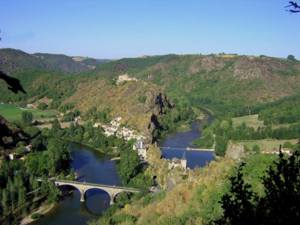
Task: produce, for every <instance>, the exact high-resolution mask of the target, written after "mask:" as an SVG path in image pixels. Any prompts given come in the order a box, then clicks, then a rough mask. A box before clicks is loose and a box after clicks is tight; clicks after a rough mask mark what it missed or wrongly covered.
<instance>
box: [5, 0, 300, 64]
mask: <svg viewBox="0 0 300 225" xmlns="http://www.w3.org/2000/svg"><path fill="white" fill-rule="evenodd" d="M287 4H288V0H227V1H225V0H0V29H1V33H0V36H1V37H2V41H1V42H0V48H7V47H10V48H16V49H21V50H23V51H26V52H29V53H35V52H47V53H61V54H67V55H72V56H89V57H95V58H106V59H116V58H123V57H139V56H143V55H161V54H170V53H175V54H200V53H201V54H210V53H222V52H225V53H237V54H245V55H269V56H275V57H286V56H287V55H289V54H292V55H295V56H296V57H297V58H299V59H300V47H299V45H298V44H299V40H300V29H299V24H300V14H290V13H288V12H287V11H286V9H285V8H284V6H286V5H287Z"/></svg>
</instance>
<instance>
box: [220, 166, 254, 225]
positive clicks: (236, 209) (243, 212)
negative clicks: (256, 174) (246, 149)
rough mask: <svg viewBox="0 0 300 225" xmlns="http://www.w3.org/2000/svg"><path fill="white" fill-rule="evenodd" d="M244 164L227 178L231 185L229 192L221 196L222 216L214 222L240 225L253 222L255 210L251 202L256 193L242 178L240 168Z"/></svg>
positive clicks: (221, 224)
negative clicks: (233, 174)
mask: <svg viewBox="0 0 300 225" xmlns="http://www.w3.org/2000/svg"><path fill="white" fill-rule="evenodd" d="M244 165H245V164H243V163H242V164H241V165H240V166H239V168H238V170H237V174H236V175H235V176H232V177H230V178H229V180H230V183H231V187H230V191H229V193H227V194H225V195H224V196H223V197H222V201H221V204H222V208H223V209H224V213H223V217H222V218H221V219H219V220H217V221H215V222H216V224H220V225H225V224H230V225H241V224H249V225H252V224H255V211H254V205H253V203H252V201H253V199H255V198H256V195H255V194H254V193H253V191H252V190H251V186H250V185H249V184H246V183H245V182H244V179H243V174H242V169H243V167H244Z"/></svg>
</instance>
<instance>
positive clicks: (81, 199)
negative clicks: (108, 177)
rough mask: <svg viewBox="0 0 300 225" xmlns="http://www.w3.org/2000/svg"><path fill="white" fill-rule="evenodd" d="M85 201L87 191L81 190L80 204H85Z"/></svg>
mask: <svg viewBox="0 0 300 225" xmlns="http://www.w3.org/2000/svg"><path fill="white" fill-rule="evenodd" d="M84 201H85V191H84V190H80V202H84Z"/></svg>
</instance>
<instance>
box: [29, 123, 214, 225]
mask: <svg viewBox="0 0 300 225" xmlns="http://www.w3.org/2000/svg"><path fill="white" fill-rule="evenodd" d="M199 136H201V125H200V124H199V123H198V122H194V123H193V124H192V126H191V129H190V130H188V131H185V132H176V133H174V134H171V135H169V136H168V137H167V138H166V139H165V140H164V141H162V142H161V143H160V145H161V146H168V147H170V146H171V147H172V146H175V147H180V148H182V147H183V148H186V147H189V146H191V144H192V142H193V141H194V140H195V139H196V138H198V137H199ZM70 149H71V154H72V158H73V162H72V167H73V169H74V170H75V171H76V173H77V174H78V177H79V180H80V181H86V182H93V183H101V184H109V185H120V184H121V180H120V178H119V176H118V174H117V171H116V163H115V161H111V160H110V159H109V158H107V157H105V156H103V155H101V154H100V153H98V152H97V151H94V150H92V149H89V148H88V147H86V146H82V145H78V144H71V145H70ZM183 152H184V151H183V150H180V149H176V148H171V149H167V150H166V149H165V150H162V155H163V157H165V158H173V157H176V158H181V157H182V155H183ZM185 155H186V159H187V166H188V167H189V168H195V167H202V166H205V165H206V163H208V162H209V161H211V160H213V158H214V153H213V152H198V151H186V153H185ZM79 200H80V194H79V192H78V191H74V192H73V194H71V195H68V196H66V197H64V199H62V200H61V201H60V204H58V206H57V207H56V208H55V209H53V210H52V211H51V212H50V213H48V214H47V215H46V216H45V217H43V218H42V219H40V220H39V221H36V222H34V223H33V224H38V225H82V224H86V223H87V221H88V220H91V219H96V218H97V217H99V215H100V214H101V213H102V212H103V211H104V210H105V209H107V208H108V207H109V200H110V199H109V195H108V194H107V193H106V192H104V191H100V190H90V191H88V192H87V193H86V201H85V202H84V203H80V201H79Z"/></svg>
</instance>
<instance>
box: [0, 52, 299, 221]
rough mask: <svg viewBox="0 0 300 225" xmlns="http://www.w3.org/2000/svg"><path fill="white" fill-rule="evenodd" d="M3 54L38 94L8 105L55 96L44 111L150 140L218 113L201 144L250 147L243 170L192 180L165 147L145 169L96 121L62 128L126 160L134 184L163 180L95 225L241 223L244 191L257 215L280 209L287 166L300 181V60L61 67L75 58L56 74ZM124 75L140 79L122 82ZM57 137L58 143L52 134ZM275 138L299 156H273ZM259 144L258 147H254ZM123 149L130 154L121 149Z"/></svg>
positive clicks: (7, 97)
mask: <svg viewBox="0 0 300 225" xmlns="http://www.w3.org/2000/svg"><path fill="white" fill-rule="evenodd" d="M0 53H1V54H0V58H1V57H4V56H5V57H6V58H7V59H10V60H5V61H4V60H3V63H2V64H1V69H3V70H4V71H8V72H10V73H12V74H13V75H14V76H16V77H17V78H19V79H20V80H21V82H22V84H24V87H25V89H26V90H27V92H28V95H13V94H11V93H9V92H7V91H5V90H2V89H1V90H0V96H1V97H0V100H1V101H2V102H6V103H8V102H13V103H15V104H18V105H19V106H25V105H26V104H28V103H36V102H38V101H39V100H40V99H42V98H45V97H46V98H47V99H51V101H49V103H48V104H47V105H46V106H45V105H44V106H43V108H44V109H52V110H57V111H61V112H63V113H65V115H67V116H65V120H66V121H68V120H73V119H74V117H75V116H76V115H78V111H79V112H80V115H81V116H83V117H86V118H87V119H88V120H99V121H103V122H105V121H108V120H109V118H113V117H116V116H122V118H124V121H125V122H124V123H125V124H126V125H128V126H131V127H133V128H135V129H137V130H139V131H140V132H142V133H144V134H145V135H146V136H147V137H150V138H149V141H150V142H151V141H155V140H157V139H159V138H163V137H164V135H165V134H166V133H167V132H170V131H171V130H175V129H177V128H178V127H179V126H180V125H182V124H183V123H187V124H188V123H190V122H191V121H193V120H195V119H196V118H197V116H198V113H199V111H201V110H202V111H209V112H210V113H211V114H212V115H213V116H214V117H215V120H214V121H213V122H212V123H211V124H208V125H206V126H205V129H204V131H203V135H202V137H201V138H200V139H199V140H197V141H196V142H195V143H194V144H195V145H196V146H201V147H206V148H209V147H212V146H214V145H215V150H216V154H217V155H219V156H226V153H228V152H229V151H231V150H232V149H233V150H234V149H235V148H234V145H241V146H242V147H243V148H244V152H245V154H243V157H242V156H241V157H239V160H242V161H244V162H245V163H246V164H245V165H244V166H242V167H239V166H238V165H237V164H238V163H237V162H236V161H234V160H232V159H231V158H230V157H220V158H217V159H216V160H215V161H214V162H212V163H210V164H209V165H208V166H206V167H205V168H201V169H196V170H194V171H188V172H187V173H186V174H184V173H183V172H182V171H179V170H174V171H170V170H168V167H167V163H166V161H165V160H164V159H161V155H160V151H159V149H157V148H156V147H155V145H151V146H150V149H149V150H148V151H149V154H150V156H149V157H150V159H149V164H150V165H149V167H148V168H138V166H137V156H136V155H134V153H132V152H133V151H129V149H130V143H129V144H128V145H127V144H125V143H122V142H121V141H120V140H116V139H114V138H111V139H108V138H106V137H104V136H102V135H101V131H99V130H96V129H95V128H93V127H92V126H91V124H87V125H84V126H73V125H72V126H71V127H70V128H68V129H66V130H61V129H60V128H59V127H58V126H57V129H58V132H54V133H59V132H63V133H60V134H61V136H64V137H66V138H68V139H70V140H73V141H78V142H81V143H85V144H88V145H91V146H94V147H96V148H100V149H102V151H105V153H109V154H117V155H118V154H120V156H121V161H120V164H119V168H120V174H121V177H122V179H123V182H124V184H129V185H137V186H139V185H141V184H143V183H144V184H146V185H145V186H148V185H150V184H151V182H152V177H153V176H154V175H155V176H156V182H157V183H158V184H159V185H160V187H161V188H162V191H160V192H159V193H156V194H151V193H148V194H143V196H136V197H133V198H130V197H129V196H126V195H125V196H123V197H122V198H121V199H120V203H119V204H116V205H115V206H113V207H111V208H110V209H109V210H107V212H105V213H104V215H103V216H102V217H101V218H100V219H99V221H94V222H91V224H212V223H225V224H226V223H228V224H234V222H233V221H240V220H238V218H234V215H230V214H229V212H230V209H231V210H232V209H234V210H240V208H239V207H238V206H241V207H244V205H238V204H237V205H234V203H235V202H239V200H240V199H238V196H239V194H240V192H239V193H237V192H236V189H237V188H238V190H241V193H242V194H243V196H245V199H246V201H245V202H243V204H244V203H245V204H246V205H245V207H246V206H247V207H248V206H249V207H250V206H251V207H252V208H253V209H254V210H256V209H257V207H261V202H265V204H269V203H270V201H267V198H269V197H270V196H271V192H268V188H269V187H270V185H269V184H268V181H269V183H270V179H273V178H276V176H282V177H283V178H282V179H283V182H285V179H289V177H288V176H287V175H288V174H284V173H283V172H282V171H281V170H280V168H286V167H287V168H294V169H295V170H293V171H294V173H295V174H294V175H295V177H296V178H297V179H298V178H299V166H298V167H297V165H298V164H297V163H298V161H297V160H298V155H297V154H298V153H297V152H298V147H297V145H296V143H297V140H296V139H298V138H299V133H300V131H299V123H300V118H299V90H298V89H299V85H300V63H299V62H298V61H297V60H295V59H291V57H289V58H288V59H279V58H273V57H267V56H258V57H257V56H239V55H235V54H230V55H228V54H218V55H165V56H149V57H143V58H131V59H120V60H115V61H108V62H105V63H101V64H100V63H99V64H94V65H93V66H94V67H93V68H91V67H88V68H84V69H75V70H76V73H75V72H74V70H71V69H65V68H66V67H65V66H61V65H60V63H62V62H65V61H62V62H61V61H60V60H57V61H55V63H56V64H55V68H57V69H55V70H54V69H53V67H51V66H50V67H46V68H45V67H42V66H40V64H39V63H40V61H42V58H39V60H38V62H37V61H36V60H35V59H36V57H35V56H32V55H30V54H27V53H24V52H20V51H18V50H12V49H10V50H0ZM16 56H18V57H16ZM53 57H55V56H53ZM15 59H17V60H15ZM68 60H69V59H68ZM1 62H2V61H1ZM12 63H14V65H15V66H14V67H12V66H11V65H12ZM45 63H46V62H45ZM72 65H73V62H72ZM12 68H13V69H12ZM67 68H68V67H67ZM72 68H77V67H72ZM123 74H127V75H128V76H130V77H134V78H136V79H137V81H128V82H124V83H122V84H117V82H116V81H117V79H118V77H119V76H120V75H123ZM253 90H255V91H253ZM77 110H78V111H77ZM54 133H53V134H54ZM47 135H50V136H51V131H49V134H48V133H47ZM267 141H270V142H272V141H273V142H274V143H281V142H280V141H283V143H282V144H284V146H283V147H284V149H288V150H289V152H290V154H291V156H289V157H288V156H282V155H280V156H276V155H273V154H264V153H265V152H266V149H265V148H266V147H265V145H263V144H262V143H268V142H267ZM249 142H251V143H253V144H252V145H251V147H249V146H250V145H249V144H248V143H249ZM244 145H245V146H244ZM114 146H117V147H118V149H120V152H115V149H114V148H113V147H114ZM275 147H276V146H275ZM278 147H279V146H277V147H276V149H278ZM270 152H271V151H270ZM270 152H269V153H270ZM278 157H279V158H278ZM124 165H130V167H128V168H125V166H124ZM277 165H282V167H280V166H277ZM291 165H293V166H291ZM282 173H283V174H282ZM241 174H242V175H241ZM230 177H232V178H230ZM150 178H151V179H150ZM170 179H171V180H176V182H175V183H176V185H175V186H174V187H172V188H169V187H168V180H170ZM298 181H299V179H298ZM298 181H297V180H293V181H292V182H293V183H292V185H295V187H297V188H298V187H299V184H298V183H297V182H298ZM249 185H250V186H249ZM236 187H237V188H236ZM293 187H294V186H293ZM274 189H276V186H274ZM295 190H298V189H295ZM293 193H294V192H293ZM297 193H299V192H295V193H294V199H297V198H299V196H298V195H297ZM269 194H270V195H269ZM253 196H256V197H257V198H256V201H253V199H252V197H253ZM283 196H284V193H283ZM270 198H271V197H270ZM277 200H278V199H277ZM249 201H250V202H251V204H250V203H249ZM278 201H279V200H278ZM248 203H249V204H248ZM287 206H288V207H289V206H291V205H287ZM291 207H294V206H291ZM296 209H297V208H296ZM270 210H273V209H270ZM274 210H275V211H276V210H277V209H274ZM275 211H272V212H275ZM241 213H245V212H242V211H241ZM282 213H287V214H285V215H289V217H290V218H293V219H295V220H298V221H299V217H297V214H293V213H295V211H292V212H284V211H283V212H282ZM270 215H271V214H270ZM291 215H292V216H291ZM265 216H266V217H265V218H267V216H268V215H265ZM220 221H221V222H220ZM273 222H274V221H273ZM279 222H280V221H279ZM279 222H278V224H279ZM292 222H293V221H292ZM274 224H276V221H275V222H274Z"/></svg>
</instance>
